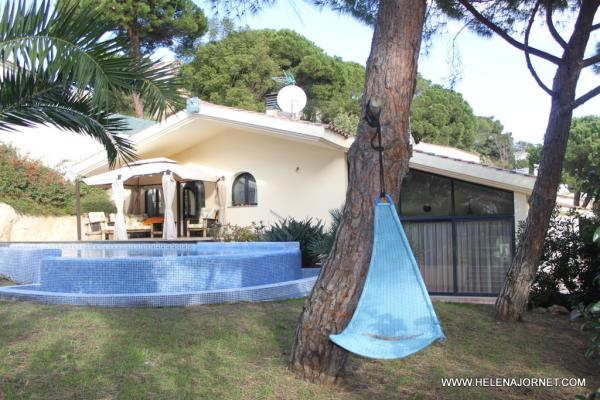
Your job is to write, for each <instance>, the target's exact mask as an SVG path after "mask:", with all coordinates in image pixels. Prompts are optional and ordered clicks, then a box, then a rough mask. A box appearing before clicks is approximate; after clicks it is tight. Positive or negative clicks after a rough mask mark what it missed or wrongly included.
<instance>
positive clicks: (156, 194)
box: [144, 188, 165, 217]
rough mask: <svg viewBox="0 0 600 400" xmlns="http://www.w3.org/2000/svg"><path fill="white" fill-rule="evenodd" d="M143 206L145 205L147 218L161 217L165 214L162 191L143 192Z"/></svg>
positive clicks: (156, 189) (154, 189)
mask: <svg viewBox="0 0 600 400" xmlns="http://www.w3.org/2000/svg"><path fill="white" fill-rule="evenodd" d="M144 204H145V205H146V215H148V216H149V217H162V216H163V215H164V214H165V205H164V203H163V194H162V189H161V188H152V189H147V190H146V191H145V192H144Z"/></svg>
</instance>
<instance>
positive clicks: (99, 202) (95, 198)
mask: <svg viewBox="0 0 600 400" xmlns="http://www.w3.org/2000/svg"><path fill="white" fill-rule="evenodd" d="M80 190H81V212H82V213H88V212H93V211H102V212H104V213H106V214H110V213H114V212H116V208H115V205H114V203H113V202H112V200H111V199H110V197H108V194H107V193H106V190H104V189H101V188H98V187H93V186H86V185H81V189H80ZM74 204H75V200H73V209H75V205H74Z"/></svg>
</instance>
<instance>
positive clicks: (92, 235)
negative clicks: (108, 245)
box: [85, 212, 113, 240]
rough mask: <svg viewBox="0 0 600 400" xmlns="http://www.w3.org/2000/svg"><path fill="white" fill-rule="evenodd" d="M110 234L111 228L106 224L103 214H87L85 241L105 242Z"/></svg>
mask: <svg viewBox="0 0 600 400" xmlns="http://www.w3.org/2000/svg"><path fill="white" fill-rule="evenodd" d="M112 233H113V228H111V227H109V226H108V225H107V223H106V214H104V213H103V212H90V213H88V214H87V222H85V236H86V238H87V240H94V239H95V240H105V239H108V236H109V235H111V234H112ZM96 237H97V238H96Z"/></svg>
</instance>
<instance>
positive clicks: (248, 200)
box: [231, 172, 257, 206]
mask: <svg viewBox="0 0 600 400" xmlns="http://www.w3.org/2000/svg"><path fill="white" fill-rule="evenodd" d="M231 197H232V199H231V204H232V205H234V206H254V205H256V204H257V202H256V180H255V179H254V177H253V176H252V175H251V174H249V173H247V172H244V173H243V174H240V175H238V176H237V178H235V180H234V181H233V190H232V196H231Z"/></svg>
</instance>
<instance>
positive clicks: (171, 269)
mask: <svg viewBox="0 0 600 400" xmlns="http://www.w3.org/2000/svg"><path fill="white" fill-rule="evenodd" d="M51 246H52V248H48V247H49V245H48V244H19V245H10V246H8V247H0V274H2V275H6V276H7V277H9V278H10V279H12V280H14V281H15V282H18V283H21V284H22V285H19V286H10V287H2V288H0V297H9V298H19V299H34V300H37V301H42V302H45V303H56V304H77V305H93V306H105V307H166V306H185V305H191V304H208V303H223V302H238V301H264V300H277V299H285V298H295V297H303V296H306V295H307V294H308V293H309V292H310V290H311V289H312V286H313V285H314V282H315V280H316V278H317V276H318V273H319V270H318V269H310V270H305V269H304V270H303V269H302V268H301V254H300V249H299V245H298V243H265V242H259V243H147V242H146V243H143V242H138V243H81V242H79V243H56V244H52V245H51Z"/></svg>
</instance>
